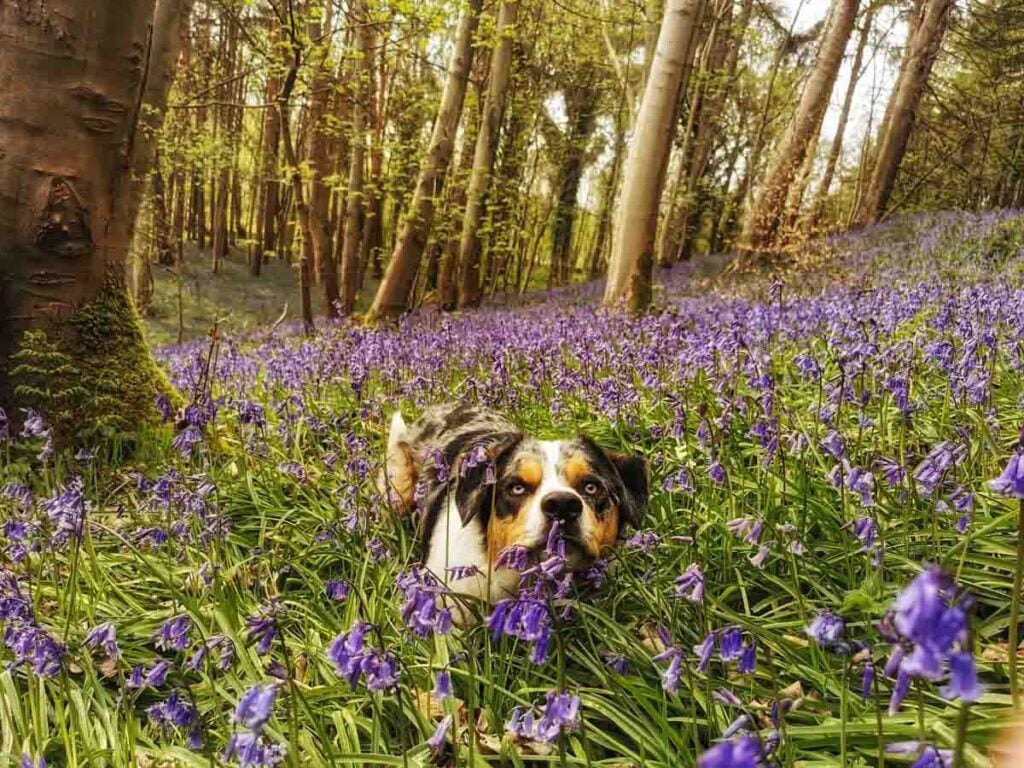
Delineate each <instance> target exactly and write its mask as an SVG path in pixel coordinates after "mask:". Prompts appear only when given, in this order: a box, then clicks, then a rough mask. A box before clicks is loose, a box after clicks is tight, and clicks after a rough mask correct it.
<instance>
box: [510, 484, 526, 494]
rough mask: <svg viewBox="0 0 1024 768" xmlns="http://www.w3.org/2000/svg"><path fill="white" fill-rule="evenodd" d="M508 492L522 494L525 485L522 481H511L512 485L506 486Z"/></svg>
mask: <svg viewBox="0 0 1024 768" xmlns="http://www.w3.org/2000/svg"><path fill="white" fill-rule="evenodd" d="M508 492H509V493H511V494H512V495H513V496H522V495H523V494H524V493H526V486H525V485H523V484H522V483H512V485H510V486H509V487H508Z"/></svg>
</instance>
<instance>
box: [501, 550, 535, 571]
mask: <svg viewBox="0 0 1024 768" xmlns="http://www.w3.org/2000/svg"><path fill="white" fill-rule="evenodd" d="M529 557H530V550H528V549H527V548H526V547H521V546H519V545H518V544H514V545H512V546H511V547H505V549H503V550H501V552H499V553H498V559H497V560H495V561H494V568H495V570H497V569H500V568H508V569H509V570H511V571H525V570H526V568H527V565H528V562H529Z"/></svg>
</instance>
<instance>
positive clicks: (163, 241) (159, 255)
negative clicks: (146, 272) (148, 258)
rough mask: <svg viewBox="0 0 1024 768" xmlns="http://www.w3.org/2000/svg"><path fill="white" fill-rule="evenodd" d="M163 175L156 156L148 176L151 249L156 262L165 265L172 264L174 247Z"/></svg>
mask: <svg viewBox="0 0 1024 768" xmlns="http://www.w3.org/2000/svg"><path fill="white" fill-rule="evenodd" d="M164 189H165V188H164V175H163V172H162V171H161V169H160V159H159V156H157V157H156V158H155V159H154V163H153V173H152V176H151V177H150V196H151V200H152V203H151V204H152V206H153V250H154V251H155V257H156V262H157V264H162V265H163V266H165V267H169V266H172V265H173V264H174V249H173V248H172V247H171V227H170V223H169V222H168V220H167V197H166V194H165V192H164Z"/></svg>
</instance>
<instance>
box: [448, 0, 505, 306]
mask: <svg viewBox="0 0 1024 768" xmlns="http://www.w3.org/2000/svg"><path fill="white" fill-rule="evenodd" d="M518 16H519V2H518V0H503V2H502V3H501V8H500V9H499V11H498V30H497V35H498V42H497V43H496V44H495V46H494V51H493V53H492V54H491V70H490V77H489V79H488V86H487V96H486V98H485V99H484V108H483V114H482V115H481V119H480V130H479V131H477V134H476V148H475V150H474V152H473V173H472V174H471V175H470V178H469V186H467V187H466V213H465V216H464V217H463V219H462V236H461V238H460V240H459V307H460V308H466V307H476V306H479V305H480V300H481V298H482V291H481V290H480V252H481V245H480V237H479V234H478V233H479V231H480V225H481V223H482V222H483V219H484V208H485V206H486V204H487V192H488V189H489V187H490V183H491V176H492V174H493V172H494V157H495V153H496V151H497V148H498V134H499V132H500V131H501V122H502V119H503V117H504V115H505V100H506V97H507V95H508V86H509V82H510V80H511V78H512V42H513V35H514V34H515V26H516V20H517V18H518Z"/></svg>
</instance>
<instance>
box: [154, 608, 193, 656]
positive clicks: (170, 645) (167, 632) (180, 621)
mask: <svg viewBox="0 0 1024 768" xmlns="http://www.w3.org/2000/svg"><path fill="white" fill-rule="evenodd" d="M191 631H192V619H190V618H189V617H188V615H186V614H184V613H182V614H179V615H178V616H175V617H174V618H171V619H168V620H167V621H165V622H164V623H163V626H161V627H160V629H158V630H157V631H156V633H155V634H154V635H153V640H154V644H155V645H156V647H157V648H159V649H160V650H163V651H170V650H173V651H183V650H185V649H186V648H188V644H189V639H188V636H189V633H190V632H191Z"/></svg>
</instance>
